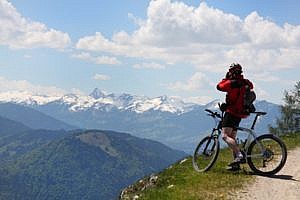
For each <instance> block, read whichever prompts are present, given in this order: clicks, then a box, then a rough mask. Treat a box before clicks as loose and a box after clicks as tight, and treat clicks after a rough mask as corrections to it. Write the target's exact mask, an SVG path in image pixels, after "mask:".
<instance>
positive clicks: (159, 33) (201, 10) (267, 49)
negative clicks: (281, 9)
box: [76, 0, 300, 72]
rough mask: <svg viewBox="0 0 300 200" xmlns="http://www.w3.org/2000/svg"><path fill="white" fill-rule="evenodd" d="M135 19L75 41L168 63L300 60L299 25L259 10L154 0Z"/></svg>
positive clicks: (210, 65)
mask: <svg viewBox="0 0 300 200" xmlns="http://www.w3.org/2000/svg"><path fill="white" fill-rule="evenodd" d="M130 17H131V18H133V16H131V15H130ZM137 25H138V28H137V29H136V30H135V31H134V32H133V33H131V34H129V33H126V32H125V31H121V32H118V33H116V34H114V35H113V36H112V37H111V39H109V38H105V37H104V36H103V35H102V34H101V33H100V32H97V33H96V34H95V35H91V36H86V37H83V38H80V39H79V41H78V42H77V44H76V47H77V48H78V49H81V50H86V51H96V52H106V53H110V54H114V55H118V56H125V57H137V58H144V59H155V60H160V62H162V61H164V62H166V63H179V62H186V63H189V64H193V65H194V66H196V67H197V68H198V69H201V70H203V71H204V70H210V71H219V72H220V71H221V70H223V68H224V66H225V65H226V66H227V65H228V64H230V63H231V62H233V61H238V62H240V63H242V64H243V65H245V66H247V67H248V70H249V71H258V70H260V69H261V67H264V68H265V69H268V70H269V71H271V70H274V69H275V70H276V69H278V70H280V69H282V68H296V67H298V64H299V63H300V26H297V25H291V24H288V23H286V24H284V25H283V26H280V25H278V24H276V23H275V22H273V21H270V20H268V19H267V18H264V17H262V16H259V14H258V13H257V12H252V13H249V15H248V16H246V17H245V18H244V19H241V18H240V17H238V16H235V15H233V14H230V13H225V12H223V11H222V10H219V9H215V8H212V7H209V6H208V5H207V4H206V3H205V2H202V3H200V5H199V6H198V7H193V6H188V5H186V4H184V3H182V2H171V0H160V1H154V0H153V1H151V2H150V3H149V7H148V9H147V18H146V19H145V20H143V21H140V22H139V23H137Z"/></svg>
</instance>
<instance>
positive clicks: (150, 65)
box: [133, 62, 165, 69]
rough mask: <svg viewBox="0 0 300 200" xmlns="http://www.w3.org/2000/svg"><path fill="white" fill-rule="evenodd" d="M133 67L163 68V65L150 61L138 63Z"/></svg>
mask: <svg viewBox="0 0 300 200" xmlns="http://www.w3.org/2000/svg"><path fill="white" fill-rule="evenodd" d="M133 68H136V69H165V66H164V65H161V64H159V63H155V62H151V63H145V62H143V63H140V64H135V65H133Z"/></svg>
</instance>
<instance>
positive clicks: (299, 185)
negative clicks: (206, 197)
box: [230, 148, 300, 200]
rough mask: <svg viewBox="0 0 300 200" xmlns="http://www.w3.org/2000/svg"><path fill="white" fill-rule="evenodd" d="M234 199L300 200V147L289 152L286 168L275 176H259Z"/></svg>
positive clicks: (233, 199) (234, 196) (235, 195)
mask: <svg viewBox="0 0 300 200" xmlns="http://www.w3.org/2000/svg"><path fill="white" fill-rule="evenodd" d="M230 199H232V200H241V199H243V200H253V199H256V200H269V199H270V200H285V199H288V200H300V148H298V149H296V150H293V151H290V152H288V158H287V162H286V164H285V166H284V168H283V169H282V170H281V171H280V172H278V173H277V174H276V175H274V176H273V177H263V176H257V177H256V180H255V182H254V183H253V184H251V185H249V186H246V188H244V189H243V190H241V191H239V192H238V193H236V194H234V195H233V196H232V197H231V198H230Z"/></svg>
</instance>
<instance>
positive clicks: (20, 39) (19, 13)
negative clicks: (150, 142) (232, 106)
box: [0, 0, 300, 103]
mask: <svg viewBox="0 0 300 200" xmlns="http://www.w3.org/2000/svg"><path fill="white" fill-rule="evenodd" d="M299 10H300V3H298V1H296V0H294V1H291V0H287V1H279V0H278V1H270V0H269V1H267V0H243V1H240V0H207V1H192V0H185V1H171V0H156V1H143V0H122V1H117V0H110V1H108V0H106V1H104V0H90V1H79V0H72V1H64V0H60V1H58V0H43V1H38V0H26V1H22V0H11V1H7V0H0V23H1V27H0V60H1V62H0V92H6V91H13V90H27V91H29V92H32V93H39V94H48V95H61V94H66V93H70V92H73V93H82V94H89V93H90V92H91V91H92V90H93V88H95V87H98V88H100V89H102V90H105V91H107V92H113V93H123V92H126V93H131V94H136V95H146V96H150V97H155V96H161V95H170V96H180V97H182V98H184V99H185V100H186V101H194V102H200V103H206V102H209V101H210V100H213V99H216V98H223V94H221V93H220V92H218V91H217V90H216V89H215V85H216V83H217V82H218V81H219V80H220V79H222V78H223V77H224V75H225V73H226V70H227V69H228V66H229V65H230V64H231V63H232V62H239V63H240V64H241V65H242V66H243V67H244V72H245V77H246V78H249V79H250V80H252V81H253V82H254V86H255V90H256V92H257V94H258V99H266V100H269V101H272V102H275V103H281V102H282V96H283V91H284V90H285V89H291V88H293V86H294V84H295V83H296V81H299V74H300V73H299V72H300V67H299V64H300V22H299V21H300V16H299V15H300V14H299Z"/></svg>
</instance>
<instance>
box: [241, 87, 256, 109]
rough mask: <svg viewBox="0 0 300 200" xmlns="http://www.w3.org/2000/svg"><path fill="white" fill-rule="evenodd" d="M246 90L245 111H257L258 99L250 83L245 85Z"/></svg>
mask: <svg viewBox="0 0 300 200" xmlns="http://www.w3.org/2000/svg"><path fill="white" fill-rule="evenodd" d="M245 88H246V91H245V94H244V101H243V103H244V105H243V113H245V114H247V115H249V114H250V113H252V112H255V106H254V104H253V103H254V101H255V99H256V94H255V92H254V91H253V90H251V89H250V88H249V87H248V85H245Z"/></svg>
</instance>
